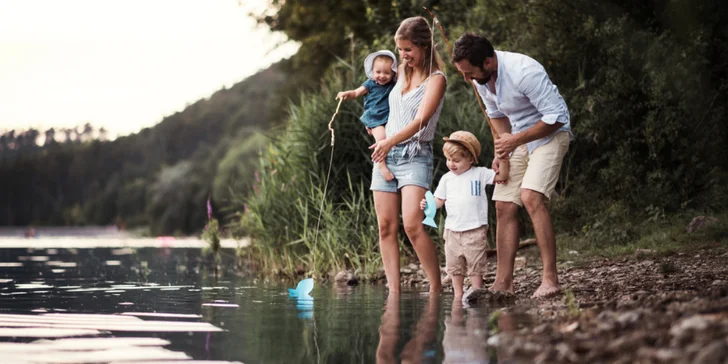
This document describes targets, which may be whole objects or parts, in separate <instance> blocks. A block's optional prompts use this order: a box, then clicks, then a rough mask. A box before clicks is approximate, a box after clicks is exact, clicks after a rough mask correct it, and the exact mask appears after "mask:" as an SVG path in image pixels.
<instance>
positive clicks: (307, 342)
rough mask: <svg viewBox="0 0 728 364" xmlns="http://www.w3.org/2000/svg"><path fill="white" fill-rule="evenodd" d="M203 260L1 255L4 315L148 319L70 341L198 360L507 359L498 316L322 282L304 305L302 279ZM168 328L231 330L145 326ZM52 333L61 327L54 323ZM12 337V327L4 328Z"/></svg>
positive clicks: (102, 251)
mask: <svg viewBox="0 0 728 364" xmlns="http://www.w3.org/2000/svg"><path fill="white" fill-rule="evenodd" d="M21 257H22V258H21ZM34 257H42V258H34ZM109 262H112V263H111V264H109ZM204 262H205V257H204V256H203V255H202V253H201V252H200V250H198V249H176V248H168V249H129V248H124V249H117V248H97V249H65V248H58V249H56V248H53V250H52V251H51V249H0V263H5V264H0V318H1V316H2V314H3V313H4V314H26V315H28V314H32V315H38V318H40V317H41V316H40V315H39V314H42V313H68V314H109V315H119V316H134V317H135V318H136V320H141V322H136V323H135V325H137V326H138V327H139V328H144V329H148V330H150V331H152V332H149V331H148V332H146V333H144V332H140V331H136V332H133V331H122V330H119V327H118V325H117V327H112V329H113V330H88V329H91V328H99V329H103V328H104V327H106V328H108V327H109V326H108V325H107V323H104V324H103V325H104V326H103V327H102V326H89V325H88V324H86V323H84V324H83V325H84V326H89V327H83V328H82V327H68V328H66V329H64V330H67V332H65V334H64V335H80V336H82V337H86V338H97V337H104V338H122V337H124V338H132V337H133V338H140V339H141V338H148V337H149V336H155V337H157V338H161V339H164V340H166V341H167V342H169V345H167V346H165V348H166V349H168V350H170V351H174V352H183V353H184V354H185V355H187V356H189V357H190V358H193V359H197V360H222V361H225V360H228V361H241V362H245V363H372V362H377V363H399V362H402V363H440V362H443V361H445V362H449V363H463V362H466V363H486V362H488V360H489V359H490V360H491V362H495V361H496V360H497V361H498V362H508V358H506V357H499V356H500V355H501V354H500V353H495V352H488V351H487V350H486V341H487V338H488V334H487V332H488V331H487V325H488V317H489V315H490V313H491V312H492V310H490V309H488V308H464V307H463V306H462V304H460V302H459V301H453V297H452V295H444V296H430V295H423V294H421V293H420V292H417V291H406V290H405V291H404V292H402V293H401V294H400V295H387V291H386V288H385V287H384V286H379V285H366V284H364V285H359V286H356V287H351V286H347V285H334V286H328V285H317V286H316V287H315V288H314V289H313V291H312V292H311V297H313V299H312V300H300V299H296V298H290V297H289V293H288V292H287V288H288V287H292V286H293V284H294V282H283V281H272V282H271V281H268V282H263V281H260V280H251V279H242V278H239V277H238V276H236V275H232V274H230V273H229V272H223V273H222V275H221V276H220V277H218V278H217V279H216V278H214V277H213V276H211V275H209V274H206V273H208V272H207V271H206V269H205V265H204ZM59 269H62V270H63V271H58V270H59ZM54 270H56V271H54ZM314 300H315V301H314ZM314 302H315V304H314ZM50 318H53V317H45V318H44V320H48V319H50ZM55 319H58V318H55ZM163 320H165V321H169V322H179V323H177V324H169V325H167V326H169V327H173V326H176V325H183V324H184V325H186V324H187V323H190V324H192V323H205V324H209V325H213V326H214V327H216V328H220V329H222V330H223V331H209V332H178V333H174V332H167V331H169V330H167V331H165V324H164V323H160V324H158V329H156V330H155V329H154V327H150V325H149V324H145V322H150V321H157V322H160V321H163ZM27 321H28V320H25V321H24V322H27ZM517 321H518V320H517V317H509V315H508V314H501V315H500V316H499V320H498V323H497V324H498V326H499V329H500V330H501V331H507V330H514V329H517V328H518V325H519V324H518V322H517ZM50 324H53V325H55V323H53V322H47V323H44V325H50ZM99 325H101V324H99ZM137 326H135V327H137ZM191 326H194V325H191ZM4 328H12V327H9V326H7V325H6V326H3V322H0V330H3V329H4ZM35 329H38V327H35V328H26V329H24V330H25V331H24V333H23V334H22V335H27V336H25V338H20V337H13V336H15V335H16V334H15V333H14V332H17V331H16V330H11V331H13V333H9V334H8V335H9V336H5V337H2V335H0V344H6V343H13V342H23V343H30V342H32V341H33V340H36V338H37V337H38V335H41V336H42V335H50V333H49V332H48V331H47V330H46V331H38V330H35ZM71 329H73V330H75V331H74V332H71V331H68V330H71ZM84 329H86V331H84ZM135 330H136V329H135ZM56 333H60V332H56ZM61 336H62V335H61ZM0 346H1V345H0ZM488 354H490V355H491V356H490V358H489V357H488Z"/></svg>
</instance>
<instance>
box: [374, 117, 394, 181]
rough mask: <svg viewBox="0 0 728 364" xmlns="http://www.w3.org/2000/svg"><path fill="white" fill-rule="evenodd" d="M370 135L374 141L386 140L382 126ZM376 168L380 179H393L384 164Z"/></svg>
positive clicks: (379, 164) (381, 163)
mask: <svg viewBox="0 0 728 364" xmlns="http://www.w3.org/2000/svg"><path fill="white" fill-rule="evenodd" d="M372 135H373V136H374V140H376V141H380V140H383V139H387V132H386V131H385V129H384V125H380V126H378V127H376V128H373V129H372ZM377 168H379V173H381V175H382V177H384V179H385V180H387V181H391V180H393V179H394V175H393V174H392V172H390V171H389V168H387V163H386V162H380V163H377Z"/></svg>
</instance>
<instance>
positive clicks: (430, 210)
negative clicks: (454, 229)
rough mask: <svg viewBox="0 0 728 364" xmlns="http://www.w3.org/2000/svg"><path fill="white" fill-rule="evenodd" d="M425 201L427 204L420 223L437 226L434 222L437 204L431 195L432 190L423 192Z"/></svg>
mask: <svg viewBox="0 0 728 364" xmlns="http://www.w3.org/2000/svg"><path fill="white" fill-rule="evenodd" d="M425 202H427V206H425V219H424V220H422V223H423V224H425V225H427V226H432V227H434V228H437V224H435V213H437V204H435V196H433V195H432V192H430V191H427V192H425Z"/></svg>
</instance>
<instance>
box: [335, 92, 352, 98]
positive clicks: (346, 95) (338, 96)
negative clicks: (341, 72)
mask: <svg viewBox="0 0 728 364" xmlns="http://www.w3.org/2000/svg"><path fill="white" fill-rule="evenodd" d="M348 98H349V91H341V92H339V93H338V94H336V99H337V100H338V99H342V100H346V99H348Z"/></svg>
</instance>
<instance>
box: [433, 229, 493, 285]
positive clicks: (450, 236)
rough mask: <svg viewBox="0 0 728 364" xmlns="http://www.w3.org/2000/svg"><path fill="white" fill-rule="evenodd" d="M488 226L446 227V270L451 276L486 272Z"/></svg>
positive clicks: (444, 236) (444, 235)
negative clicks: (470, 228)
mask: <svg viewBox="0 0 728 364" xmlns="http://www.w3.org/2000/svg"><path fill="white" fill-rule="evenodd" d="M487 233H488V226H486V225H484V226H481V227H479V228H475V229H472V230H466V231H450V230H448V229H445V234H443V236H442V237H443V238H445V270H446V271H447V274H449V275H451V276H465V275H468V276H471V275H483V274H485V267H486V258H487V257H486V255H485V251H486V249H487V248H488V234H487Z"/></svg>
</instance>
